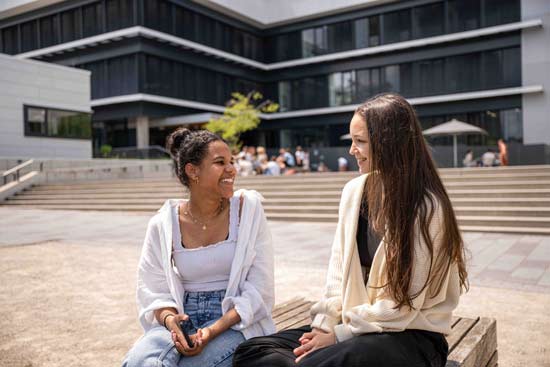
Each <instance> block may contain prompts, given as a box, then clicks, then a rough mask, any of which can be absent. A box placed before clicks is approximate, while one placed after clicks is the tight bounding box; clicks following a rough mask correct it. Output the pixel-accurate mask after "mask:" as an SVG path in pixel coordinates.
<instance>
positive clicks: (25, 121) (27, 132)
mask: <svg viewBox="0 0 550 367" xmlns="http://www.w3.org/2000/svg"><path fill="white" fill-rule="evenodd" d="M30 108H35V109H42V110H44V130H45V133H44V134H40V133H32V132H30V129H29V122H30V121H29V109H30ZM48 111H59V112H72V113H78V114H84V115H89V116H90V136H89V137H87V138H84V137H74V136H58V135H49V134H48V115H49V114H48ZM91 116H92V114H91V113H89V112H82V111H76V110H67V109H60V108H53V107H44V106H38V105H30V104H24V105H23V128H24V129H23V130H24V136H28V137H34V138H53V139H69V140H88V141H91V140H92V118H91Z"/></svg>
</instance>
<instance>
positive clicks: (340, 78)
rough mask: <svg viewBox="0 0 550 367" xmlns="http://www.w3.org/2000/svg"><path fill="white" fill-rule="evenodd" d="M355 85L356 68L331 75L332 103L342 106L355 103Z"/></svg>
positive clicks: (330, 92) (330, 95)
mask: <svg viewBox="0 0 550 367" xmlns="http://www.w3.org/2000/svg"><path fill="white" fill-rule="evenodd" d="M355 86H356V84H355V70H351V71H345V72H341V73H334V74H331V75H330V77H329V103H330V105H331V106H342V105H347V104H351V103H353V100H354V97H355Z"/></svg>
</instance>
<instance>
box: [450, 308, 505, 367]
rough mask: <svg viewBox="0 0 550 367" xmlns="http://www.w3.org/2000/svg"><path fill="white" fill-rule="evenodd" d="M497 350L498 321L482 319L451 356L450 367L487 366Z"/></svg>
mask: <svg viewBox="0 0 550 367" xmlns="http://www.w3.org/2000/svg"><path fill="white" fill-rule="evenodd" d="M496 350H497V328H496V321H495V320H494V319H489V318H480V319H479V321H478V322H477V323H476V324H475V325H474V327H473V328H472V329H471V330H470V331H469V332H468V334H467V335H466V336H465V337H464V339H462V340H461V341H460V343H459V344H458V345H457V346H456V348H455V349H454V350H453V351H452V352H451V353H450V354H449V358H448V360H449V362H451V363H450V364H449V363H447V365H448V366H462V367H480V366H486V365H487V363H488V362H489V361H490V359H491V357H492V356H493V354H494V352H495V351H496Z"/></svg>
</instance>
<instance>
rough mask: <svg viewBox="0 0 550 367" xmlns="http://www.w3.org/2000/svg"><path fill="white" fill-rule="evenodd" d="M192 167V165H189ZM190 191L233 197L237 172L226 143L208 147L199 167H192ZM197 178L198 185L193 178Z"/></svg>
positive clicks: (218, 196)
mask: <svg viewBox="0 0 550 367" xmlns="http://www.w3.org/2000/svg"><path fill="white" fill-rule="evenodd" d="M191 166H192V165H191ZM190 168H191V172H190V178H191V180H190V181H191V187H190V188H191V190H200V191H201V195H207V196H216V198H220V199H221V198H224V199H229V198H231V197H232V196H233V182H234V180H235V175H236V174H237V171H236V170H235V167H234V165H233V157H232V155H231V151H230V150H229V147H228V146H227V144H226V143H224V142H223V141H220V140H217V141H213V142H212V143H210V144H209V145H208V154H207V155H206V157H204V159H203V160H202V162H201V164H200V165H199V166H192V167H190ZM194 177H197V178H198V182H199V183H198V184H195V183H194V182H193V178H194Z"/></svg>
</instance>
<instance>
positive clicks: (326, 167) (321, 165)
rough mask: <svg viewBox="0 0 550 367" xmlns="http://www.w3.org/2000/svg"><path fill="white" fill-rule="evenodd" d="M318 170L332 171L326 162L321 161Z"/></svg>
mask: <svg viewBox="0 0 550 367" xmlns="http://www.w3.org/2000/svg"><path fill="white" fill-rule="evenodd" d="M317 172H330V169H329V168H328V166H327V165H326V164H325V162H320V163H319V166H318V167H317Z"/></svg>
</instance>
